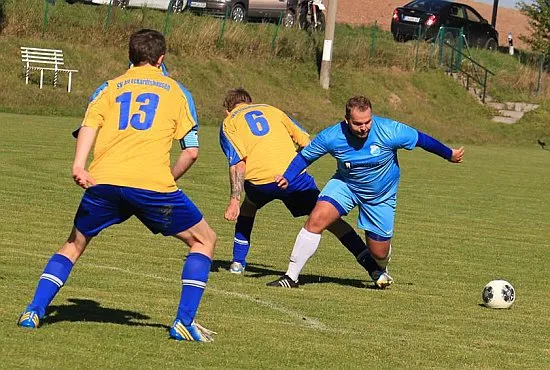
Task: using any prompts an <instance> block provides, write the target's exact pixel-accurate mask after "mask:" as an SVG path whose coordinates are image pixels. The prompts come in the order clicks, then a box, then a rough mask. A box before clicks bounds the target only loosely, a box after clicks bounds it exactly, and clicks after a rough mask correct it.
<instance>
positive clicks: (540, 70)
mask: <svg viewBox="0 0 550 370" xmlns="http://www.w3.org/2000/svg"><path fill="white" fill-rule="evenodd" d="M545 59H546V58H545V55H544V54H541V55H540V58H539V77H538V79H537V96H538V95H539V94H540V80H541V78H542V68H543V66H544V60H545Z"/></svg>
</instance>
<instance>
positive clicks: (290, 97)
mask: <svg viewBox="0 0 550 370" xmlns="http://www.w3.org/2000/svg"><path fill="white" fill-rule="evenodd" d="M0 4H2V6H3V7H2V9H3V12H4V13H3V14H4V20H3V23H2V25H3V29H2V33H1V35H0V48H1V49H2V53H0V63H2V65H4V66H6V68H4V69H2V70H1V71H0V110H1V111H4V112H23V113H34V114H46V115H65V116H67V115H70V116H75V117H79V116H81V115H82V114H83V112H84V110H85V108H86V104H87V100H88V97H89V95H90V93H91V92H92V91H93V90H94V89H95V88H96V87H97V86H98V85H99V84H101V83H103V81H105V80H107V79H109V78H112V77H113V76H114V75H116V74H119V73H122V72H123V71H124V70H125V68H126V65H127V57H126V48H127V40H128V37H129V35H130V34H131V33H132V32H134V31H135V30H137V29H139V28H142V27H149V28H155V29H159V30H164V29H166V30H167V32H166V34H167V39H168V40H167V41H168V46H169V52H168V56H167V63H168V66H169V70H170V73H171V75H172V76H173V77H175V78H176V79H178V80H180V81H182V82H183V83H184V84H185V85H186V86H187V87H188V88H189V89H190V90H191V91H192V93H193V94H194V97H195V101H196V103H197V107H198V110H199V116H200V119H201V122H202V123H207V124H212V123H214V124H217V123H218V122H220V121H221V120H222V119H223V110H222V109H221V105H220V102H221V101H222V99H223V94H224V93H225V91H226V90H227V89H229V88H232V87H235V86H244V87H246V88H248V89H249V90H250V91H251V92H252V94H253V96H254V98H255V99H256V100H257V101H264V102H267V103H271V104H274V105H277V106H280V107H281V108H284V109H285V110H287V111H289V112H290V113H291V114H292V115H293V116H295V117H296V118H297V119H299V120H300V122H302V123H303V124H304V125H305V126H306V127H307V128H308V129H310V130H312V131H314V132H315V131H317V130H319V129H321V128H323V127H325V126H326V125H327V124H330V123H333V122H336V121H337V120H339V119H341V117H342V109H343V106H344V104H345V101H346V100H347V99H348V98H349V96H351V95H354V94H366V95H369V96H370V97H371V98H372V99H373V101H374V102H375V106H376V112H375V113H377V114H380V115H389V116H392V117H394V118H396V119H399V120H402V121H404V122H407V123H411V124H413V125H415V126H416V127H418V128H420V129H423V130H426V131H428V132H430V133H433V134H434V135H436V136H438V137H439V138H440V139H443V140H452V141H455V142H460V143H479V144H481V143H499V144H504V143H506V144H517V143H536V140H537V139H539V138H548V137H550V91H549V84H550V81H549V79H548V76H547V75H544V77H543V80H542V84H541V92H540V94H539V96H538V97H537V96H535V95H534V92H533V81H534V80H533V78H534V76H535V75H536V74H537V71H536V70H534V69H531V68H529V67H526V66H525V65H522V64H520V63H519V62H518V61H517V60H516V59H514V58H509V57H508V56H507V55H502V54H498V53H489V52H486V51H481V50H474V51H472V54H473V56H474V58H476V59H479V60H480V61H481V62H482V64H484V65H486V66H487V67H488V68H489V69H491V70H493V71H494V72H496V76H495V77H493V78H492V79H491V80H490V82H489V93H490V94H491V95H494V96H495V97H496V98H499V99H500V98H502V99H514V100H527V101H535V102H538V103H540V104H541V108H539V109H538V110H537V111H535V112H531V113H530V114H528V115H526V116H525V117H524V118H523V119H522V120H521V121H520V124H517V125H514V127H503V126H502V125H496V124H494V123H492V122H491V121H490V119H491V117H492V114H493V113H494V112H492V111H491V110H490V109H489V108H486V107H483V106H480V105H478V104H477V103H476V101H475V99H474V98H473V97H471V96H469V95H468V94H467V93H466V92H465V90H464V89H462V87H460V86H459V85H458V84H457V83H455V82H454V81H452V80H450V79H449V78H448V77H446V76H445V75H444V74H443V73H441V71H440V70H438V69H436V68H434V67H435V65H436V64H437V60H436V59H437V57H438V56H437V51H436V50H435V47H434V45H433V44H429V43H425V42H417V41H413V42H408V43H396V42H394V40H393V38H392V36H391V34H390V33H388V32H385V31H383V30H381V29H380V28H378V27H377V26H376V25H371V26H362V27H352V26H349V25H337V28H336V35H335V48H334V51H333V64H332V72H331V88H330V90H328V91H325V90H323V89H321V88H320V87H319V84H318V68H319V63H320V56H321V53H322V45H323V35H322V34H320V33H307V32H304V31H301V30H298V29H285V28H282V29H280V31H279V32H278V37H277V39H276V40H275V43H273V40H274V36H275V33H276V31H277V29H276V27H277V26H276V25H275V24H272V23H247V24H235V23H231V22H228V23H227V24H226V25H225V32H224V33H223V38H222V37H221V36H222V32H221V29H222V22H223V21H222V20H221V19H216V18H212V17H208V16H195V15H192V14H189V13H184V14H171V15H170V16H169V18H168V25H167V24H166V19H167V15H166V13H164V12H160V11H157V10H152V9H146V8H142V9H127V10H122V9H118V8H116V7H113V8H112V12H111V15H110V18H109V22H106V20H107V14H108V7H106V6H91V5H85V4H74V5H69V4H67V3H65V2H64V1H61V0H59V1H57V4H56V5H55V6H50V7H49V11H48V16H49V18H48V23H47V25H46V31H45V34H44V37H42V30H43V28H42V26H43V16H44V1H42V0H19V1H15V0H4V1H3V2H2V3H0ZM272 45H274V47H273V46H272ZM19 46H35V47H48V48H52V47H54V48H60V49H63V50H64V51H65V56H66V62H67V66H68V67H70V68H76V69H79V73H78V74H77V75H76V76H75V78H74V84H73V92H71V94H66V93H64V92H63V90H62V87H63V84H65V83H66V76H61V81H60V82H61V87H60V88H58V89H57V90H54V89H53V88H52V87H51V86H50V85H51V81H50V80H47V81H46V86H45V87H44V89H42V90H39V89H38V88H37V87H36V86H25V85H24V83H23V82H22V81H23V68H22V67H21V64H20V56H19ZM46 76H47V78H48V79H49V78H51V76H49V74H46ZM31 80H32V81H31V82H32V84H34V85H36V82H37V77H36V74H32V75H31ZM76 121H77V119H75V124H76Z"/></svg>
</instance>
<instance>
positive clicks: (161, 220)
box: [74, 185, 203, 237]
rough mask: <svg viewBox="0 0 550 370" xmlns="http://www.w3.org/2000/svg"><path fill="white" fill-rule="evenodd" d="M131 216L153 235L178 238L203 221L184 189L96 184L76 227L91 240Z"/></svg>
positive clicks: (89, 191)
mask: <svg viewBox="0 0 550 370" xmlns="http://www.w3.org/2000/svg"><path fill="white" fill-rule="evenodd" d="M131 216H136V217H137V218H138V219H139V220H140V221H141V222H142V223H143V224H144V225H145V226H147V228H148V229H149V230H151V231H152V232H153V233H154V234H158V233H162V235H175V234H177V233H179V232H181V231H184V230H187V229H189V228H190V227H192V226H193V225H195V224H197V223H198V222H199V221H200V220H202V218H203V216H202V214H201V212H200V211H199V209H198V208H197V207H196V206H195V205H194V204H193V202H192V201H191V200H190V199H189V198H188V197H187V196H186V195H185V194H184V193H183V192H182V191H181V190H176V191H174V192H171V193H159V192H156V191H151V190H144V189H136V188H129V187H124V186H115V185H95V186H92V187H90V188H88V189H87V190H86V192H85V193H84V196H83V197H82V200H81V201H80V206H79V207H78V211H77V212H76V216H75V218H74V225H75V227H76V228H77V229H78V230H79V231H80V232H81V233H82V234H84V235H85V236H87V237H92V236H96V235H97V234H99V232H100V231H101V230H103V229H105V228H107V227H109V226H111V225H114V224H120V223H122V222H124V221H126V220H127V219H128V218H130V217H131Z"/></svg>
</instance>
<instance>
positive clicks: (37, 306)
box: [27, 254, 73, 318]
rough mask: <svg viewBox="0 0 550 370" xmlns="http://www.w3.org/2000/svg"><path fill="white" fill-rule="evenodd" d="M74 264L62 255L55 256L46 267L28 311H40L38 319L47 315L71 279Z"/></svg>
mask: <svg viewBox="0 0 550 370" xmlns="http://www.w3.org/2000/svg"><path fill="white" fill-rule="evenodd" d="M72 269H73V263H72V262H71V260H70V259H68V258H67V257H65V256H64V255H62V254H54V255H53V256H52V258H50V260H49V261H48V263H47V264H46V267H44V272H43V273H42V275H41V276H40V280H38V286H37V287H36V292H35V293H34V298H33V299H32V302H31V304H30V305H29V306H28V307H27V309H31V310H36V311H38V317H40V318H42V317H44V315H45V314H46V308H47V307H48V305H49V304H50V302H51V301H52V299H53V298H54V297H55V295H56V294H57V292H59V289H61V287H62V286H63V285H64V284H65V282H66V281H67V279H68V278H69V274H70V273H71V270H72Z"/></svg>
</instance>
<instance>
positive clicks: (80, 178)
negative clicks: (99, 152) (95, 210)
mask: <svg viewBox="0 0 550 370" xmlns="http://www.w3.org/2000/svg"><path fill="white" fill-rule="evenodd" d="M96 134H97V129H95V128H93V127H86V126H84V127H82V128H81V129H80V132H79V134H78V139H77V140H76V151H75V156H74V161H73V180H74V182H75V183H76V184H77V185H78V186H80V187H82V188H83V189H87V188H88V187H89V186H93V185H95V184H96V182H95V180H94V179H93V178H92V177H91V176H90V174H89V173H88V171H86V160H87V159H88V155H89V154H90V150H91V149H92V146H93V145H94V141H95V137H96Z"/></svg>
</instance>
